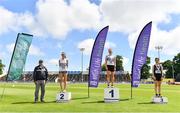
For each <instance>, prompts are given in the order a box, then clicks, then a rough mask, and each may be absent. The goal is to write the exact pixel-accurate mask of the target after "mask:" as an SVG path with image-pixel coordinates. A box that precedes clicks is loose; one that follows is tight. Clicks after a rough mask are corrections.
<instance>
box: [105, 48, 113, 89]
mask: <svg viewBox="0 0 180 113" xmlns="http://www.w3.org/2000/svg"><path fill="white" fill-rule="evenodd" d="M108 53H109V54H108V55H107V56H106V58H105V66H106V72H107V78H106V79H107V86H108V87H110V83H111V87H114V79H115V77H114V74H115V70H116V57H114V56H113V55H112V49H111V48H109V49H108Z"/></svg>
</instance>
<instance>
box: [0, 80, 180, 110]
mask: <svg viewBox="0 0 180 113" xmlns="http://www.w3.org/2000/svg"><path fill="white" fill-rule="evenodd" d="M3 86H4V83H0V93H2V89H3ZM105 87H106V85H104V84H100V86H99V87H98V88H91V90H90V98H87V85H86V84H70V85H69V86H68V91H70V92H72V100H71V101H70V102H69V103H56V102H55V97H56V94H57V92H58V89H59V86H58V84H55V83H49V84H47V86H46V96H45V101H46V103H37V104H34V103H33V100H34V97H33V96H34V84H33V83H14V87H13V84H12V83H8V84H6V90H5V95H4V98H3V99H2V100H0V112H180V86H173V85H163V95H164V96H166V97H168V99H169V102H168V104H152V103H151V97H152V96H153V95H154V92H153V85H141V86H140V87H139V88H133V99H132V100H131V99H130V85H129V84H116V87H118V88H119V90H120V99H121V100H120V102H118V103H104V102H103V96H104V94H103V92H104V88H105Z"/></svg>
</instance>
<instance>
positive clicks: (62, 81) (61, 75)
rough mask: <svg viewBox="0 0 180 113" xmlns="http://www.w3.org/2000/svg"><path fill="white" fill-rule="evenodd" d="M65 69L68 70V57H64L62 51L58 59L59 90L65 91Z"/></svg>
mask: <svg viewBox="0 0 180 113" xmlns="http://www.w3.org/2000/svg"><path fill="white" fill-rule="evenodd" d="M67 71H68V59H67V58H66V54H65V53H64V52H62V53H61V58H60V59H59V80H60V88H61V92H66V88H67ZM63 84H64V85H63Z"/></svg>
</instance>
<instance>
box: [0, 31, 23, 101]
mask: <svg viewBox="0 0 180 113" xmlns="http://www.w3.org/2000/svg"><path fill="white" fill-rule="evenodd" d="M19 34H20V33H18V35H17V38H16V42H15V46H14V50H13V53H12V57H11V61H10V64H9V68H8V72H7V75H6V79H5V83H4V88H3V91H2V94H1V99H2V98H3V97H4V93H5V89H6V87H5V86H6V83H7V82H8V75H9V72H10V67H11V64H12V58H13V56H14V51H15V48H16V45H17V41H18V37H19Z"/></svg>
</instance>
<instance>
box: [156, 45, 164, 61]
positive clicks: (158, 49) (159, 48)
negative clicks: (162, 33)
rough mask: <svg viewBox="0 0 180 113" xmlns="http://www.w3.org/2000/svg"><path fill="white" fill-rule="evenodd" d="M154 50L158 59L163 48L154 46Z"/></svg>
mask: <svg viewBox="0 0 180 113" xmlns="http://www.w3.org/2000/svg"><path fill="white" fill-rule="evenodd" d="M155 49H156V50H157V51H158V58H159V59H160V51H161V50H162V49H163V46H155Z"/></svg>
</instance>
